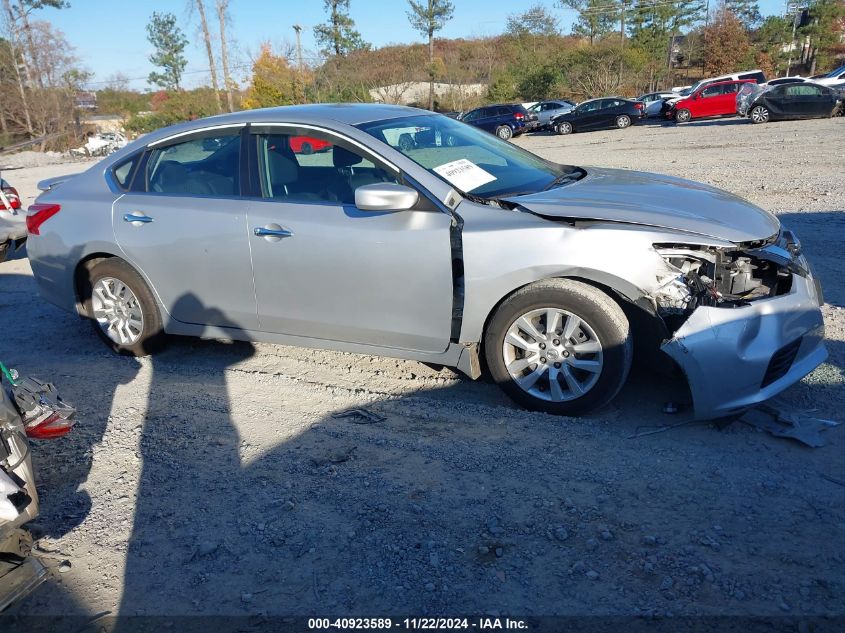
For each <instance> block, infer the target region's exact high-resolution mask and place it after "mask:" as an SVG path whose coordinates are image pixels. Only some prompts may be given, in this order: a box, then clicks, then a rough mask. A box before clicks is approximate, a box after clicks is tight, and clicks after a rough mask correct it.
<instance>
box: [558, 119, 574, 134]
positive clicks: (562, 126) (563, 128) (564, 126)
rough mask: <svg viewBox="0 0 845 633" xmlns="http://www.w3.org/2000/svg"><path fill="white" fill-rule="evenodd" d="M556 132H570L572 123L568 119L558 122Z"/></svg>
mask: <svg viewBox="0 0 845 633" xmlns="http://www.w3.org/2000/svg"><path fill="white" fill-rule="evenodd" d="M556 132H557V133H558V134H572V124H571V123H569V122H568V121H564V122H562V123H558V124H557V130H556Z"/></svg>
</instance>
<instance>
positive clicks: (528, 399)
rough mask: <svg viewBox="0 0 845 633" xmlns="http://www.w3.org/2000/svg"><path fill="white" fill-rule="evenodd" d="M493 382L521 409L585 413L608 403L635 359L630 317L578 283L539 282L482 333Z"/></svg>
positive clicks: (510, 303) (521, 292)
mask: <svg viewBox="0 0 845 633" xmlns="http://www.w3.org/2000/svg"><path fill="white" fill-rule="evenodd" d="M484 355H485V359H486V361H487V367H488V369H489V372H490V375H491V376H492V378H493V380H494V381H495V382H496V383H497V384H498V385H499V386H500V387H501V388H502V390H503V391H504V392H505V393H506V394H507V395H508V396H510V397H511V398H512V399H513V400H514V401H515V402H517V403H518V404H520V405H522V406H524V407H526V408H528V409H532V410H535V411H544V412H546V413H552V414H556V415H580V414H582V413H586V412H588V411H591V410H593V409H596V408H598V407H601V406H603V405H605V404H607V403H608V402H610V401H611V400H612V399H613V398H614V396H616V394H617V393H618V392H619V390H620V389H621V388H622V385H623V384H625V380H626V379H627V377H628V371H629V370H630V368H631V359H632V357H633V343H632V338H631V332H630V328H629V325H628V320H627V319H626V318H625V314H624V312H623V311H622V308H620V307H619V305H618V304H617V303H616V302H615V301H614V300H613V299H611V298H610V297H609V296H607V295H606V294H604V293H603V292H601V291H600V290H598V289H597V288H594V287H593V286H590V285H587V284H585V283H582V282H579V281H573V280H570V279H548V280H545V281H539V282H536V283H533V284H530V285H528V286H525V287H524V288H521V289H520V290H517V291H516V292H515V293H513V294H512V295H511V296H510V297H508V298H507V299H505V300H504V301H503V302H502V303H501V305H499V307H498V308H497V309H496V312H495V313H494V314H493V317H492V319H491V320H490V323H489V325H488V326H487V330H486V332H485V336H484Z"/></svg>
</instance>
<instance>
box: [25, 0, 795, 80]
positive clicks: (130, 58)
mask: <svg viewBox="0 0 845 633" xmlns="http://www.w3.org/2000/svg"><path fill="white" fill-rule="evenodd" d="M715 2H716V0H712V1H711V4H715ZM758 2H759V5H760V10H761V12H762V13H763V15H772V14H780V13H783V11H784V7H785V2H784V0H758ZM191 4H193V3H192V2H190V0H147V1H141V2H138V1H127V0H70V5H71V6H70V8H69V9H62V10H56V9H44V10H42V11H39V12H37V14H36V16H35V17H36V19H46V20H49V21H50V22H52V23H53V25H54V26H55V27H56V28H58V29H60V30H61V31H62V32H63V33H64V34H65V38H66V39H67V41H68V42H69V43H70V45H71V46H72V47H73V48H74V49H75V52H76V55H77V57H78V58H79V60H80V63H81V66H83V67H84V68H86V69H87V70H89V71H90V72H92V73H93V74H94V77H93V78H92V80H91V84H90V86H89V87H90V88H92V89H97V88H102V87H103V85H104V84H105V82H106V80H107V79H109V78H110V77H111V76H113V75H114V74H115V73H122V74H123V75H125V76H126V77H128V78H130V79H131V80H132V81H131V82H130V87H132V88H135V89H145V88H147V87H148V84H147V81H146V77H147V75H148V74H149V73H150V71H151V70H153V67H152V65H151V64H150V63H149V61H148V57H149V55H150V53H152V47H151V46H150V44H149V42H147V39H146V24H147V22H148V21H149V18H150V16H151V15H152V13H153V11H159V12H170V13H173V14H174V15H176V17H177V19H178V20H179V23H180V26H181V28H182V30H183V31H184V32H185V34H186V35H187V37H188V40H189V44H188V47H187V48H186V50H185V54H186V57H187V58H188V66H187V67H186V69H185V74H184V77H183V83H184V85H185V86H186V87H193V86H197V85H201V84H208V83H209V74H208V60H207V57H206V53H205V47H204V45H203V43H202V38H201V36H200V33H199V26H198V22H199V18H198V16H197V15H196V12H195V11H194V12H192V11H191V10H190V9H189V6H190V5H191ZM215 4H216V3H215V0H205V6H206V14H207V17H208V19H209V21H210V22H211V23H212V24H211V26H210V28H211V29H212V30H215V29H216V27H217V22H216V13H215V11H214V6H215ZM453 4H454V6H455V13H454V17H453V18H452V20H451V21H450V22H449V23H448V24H447V25H446V27H445V28H444V29H443V30H442V31H440V32H439V33H438V36H439V37H448V38H455V37H466V38H469V37H482V36H490V35H496V34H498V33H501V32H502V31H504V29H505V24H506V22H507V17H508V15H510V14H513V13H518V12H519V11H522V10H524V9H525V8H527V7H528V6H530V5H531V4H534V2H533V1H530V0H526V1H525V2H503V1H501V0H500V1H498V2H497V1H496V0H453ZM540 4H544V5H545V6H546V7H547V8H548V9H550V10H551V12H552V13H553V14H554V15H555V16H557V17H558V18H559V19H560V24H561V28H562V31H563V32H564V33H568V32H569V31H570V27H571V24H572V22H573V19H574V17H575V13H574V12H573V11H571V10H568V9H567V10H564V9H560V8H557V7H556V4H557V3H556V2H555V0H540ZM350 9H351V11H350V15H351V17H352V18H353V19H354V20H355V23H356V28H357V29H358V31H360V33H361V35H362V37H363V38H364V40H366V41H368V42H370V43H372V44H373V45H375V46H384V45H385V44H406V43H411V42H421V41H423V38H422V37H421V36H420V35H419V34H418V33H417V32H415V31H414V30H413V29H412V28H411V26H410V24H409V23H408V18H407V16H406V14H405V12H406V9H407V2H406V0H351V4H350ZM229 14H230V23H229V32H230V39H231V40H232V41H233V43H234V45H235V50H234V51H233V55H232V57H233V59H232V61H231V62H230V64H231V65H233V66H237V68H233V71H232V73H233V75H234V76H235V78H236V79H243V78H244V77H246V76H248V75H249V70H250V66H251V63H250V60H251V59H252V58H253V57H254V56H255V55H256V53H257V51H258V48H259V46H260V44H261V42H264V41H270V42H271V43H273V44H274V45H283V44H284V43H288V44H292V43H293V42H295V32H294V30H293V25H294V24H297V23H298V24H300V25H302V27H303V28H302V47H303V56H304V57H305V58H306V60H305V61H306V62H308V61H311V60H313V59H314V58H315V56H316V48H317V47H316V44H315V42H314V33H313V28H314V26H315V25H317V24H319V23H321V22H324V21H325V20H326V15H325V14H324V12H323V0H298V1H293V0H230V1H229Z"/></svg>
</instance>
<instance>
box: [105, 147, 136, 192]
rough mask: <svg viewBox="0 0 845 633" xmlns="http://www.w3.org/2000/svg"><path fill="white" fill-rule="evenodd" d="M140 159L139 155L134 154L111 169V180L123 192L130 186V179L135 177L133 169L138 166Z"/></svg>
mask: <svg viewBox="0 0 845 633" xmlns="http://www.w3.org/2000/svg"><path fill="white" fill-rule="evenodd" d="M140 158H141V154H135V155H134V156H132V157H131V158H129V159H127V160H125V161H123V162H122V163H120V164H118V165H117V166H115V167H113V168H112V170H111V174H112V178H113V179H114V181H115V183H117V186H118V187H120V188H121V189H124V190H126V189H129V186H130V185H131V184H132V177H133V176H134V175H135V167H136V166H137V165H138V161H139V160H140Z"/></svg>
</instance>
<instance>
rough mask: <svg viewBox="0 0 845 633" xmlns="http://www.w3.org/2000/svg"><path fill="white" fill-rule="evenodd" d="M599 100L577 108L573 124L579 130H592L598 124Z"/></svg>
mask: <svg viewBox="0 0 845 633" xmlns="http://www.w3.org/2000/svg"><path fill="white" fill-rule="evenodd" d="M600 109H601V100H599V99H596V100H594V101H587V102H586V103H582V104H581V105H579V106H578V118H577V121H574V122H573V125H575V126H577V129H579V130H592V129H594V128H595V127H596V126H597V125H598V122H599V118H600V113H601V110H600Z"/></svg>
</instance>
